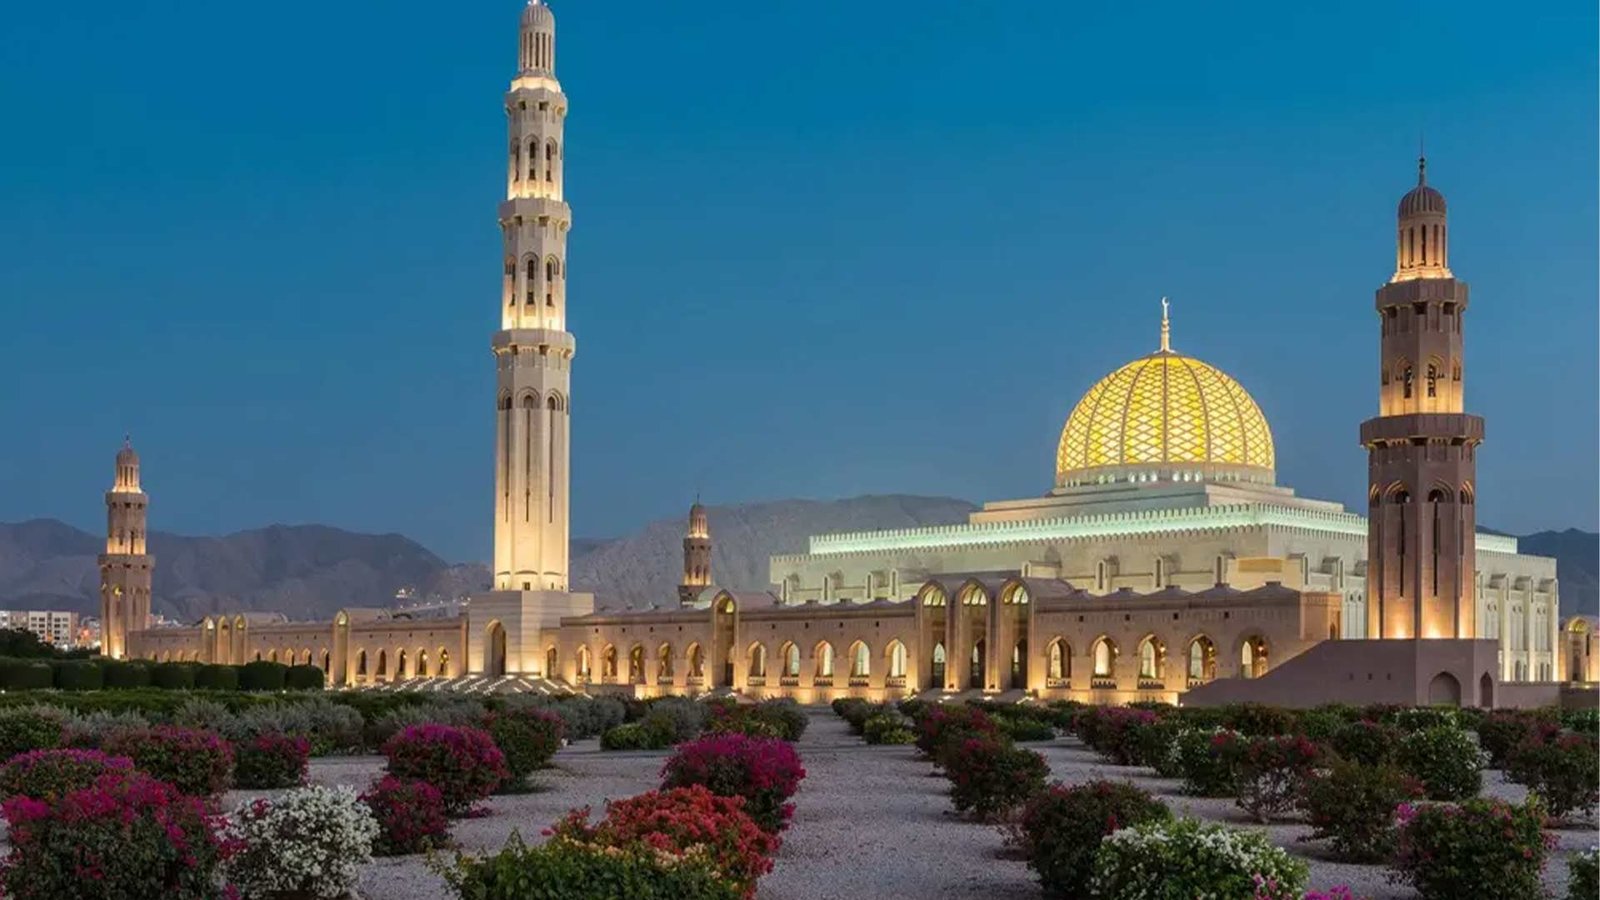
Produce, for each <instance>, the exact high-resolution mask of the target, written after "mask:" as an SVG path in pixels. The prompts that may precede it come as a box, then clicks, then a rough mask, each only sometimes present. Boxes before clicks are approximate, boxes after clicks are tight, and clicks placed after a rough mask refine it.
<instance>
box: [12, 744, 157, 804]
mask: <svg viewBox="0 0 1600 900" xmlns="http://www.w3.org/2000/svg"><path fill="white" fill-rule="evenodd" d="M132 770H133V760H130V759H128V758H127V757H126V756H107V755H106V754H104V753H101V752H100V751H98V750H34V751H31V752H28V753H19V754H18V755H16V756H13V757H11V759H10V760H9V761H8V762H6V764H5V765H4V766H0V797H8V798H9V797H32V798H33V799H35V800H43V801H45V802H47V803H54V802H55V801H56V800H59V799H60V798H62V797H64V796H66V795H67V794H70V793H72V792H73V791H80V790H83V789H84V788H86V787H90V786H91V785H93V784H94V783H95V782H96V781H98V780H99V779H100V776H101V775H104V774H106V773H107V772H129V771H132Z"/></svg>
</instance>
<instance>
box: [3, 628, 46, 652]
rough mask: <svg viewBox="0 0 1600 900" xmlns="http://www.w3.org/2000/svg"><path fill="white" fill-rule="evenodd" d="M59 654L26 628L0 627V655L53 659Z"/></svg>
mask: <svg viewBox="0 0 1600 900" xmlns="http://www.w3.org/2000/svg"><path fill="white" fill-rule="evenodd" d="M60 655H61V653H60V651H58V650H56V648H55V647H52V646H51V645H49V644H47V643H45V642H44V641H43V640H40V638H39V636H38V635H36V634H34V633H33V632H31V631H29V630H28V629H26V628H0V656H3V657H9V658H12V659H54V658H56V657H59V656H60Z"/></svg>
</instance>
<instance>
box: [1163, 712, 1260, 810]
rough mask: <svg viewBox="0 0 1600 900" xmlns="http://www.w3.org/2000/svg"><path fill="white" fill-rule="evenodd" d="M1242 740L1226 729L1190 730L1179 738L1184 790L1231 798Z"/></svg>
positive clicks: (1197, 793)
mask: <svg viewBox="0 0 1600 900" xmlns="http://www.w3.org/2000/svg"><path fill="white" fill-rule="evenodd" d="M1244 746H1245V739H1244V738H1241V737H1240V736H1239V735H1238V734H1237V733H1236V732H1232V731H1226V730H1212V731H1206V730H1199V729H1191V730H1188V731H1184V732H1182V733H1180V734H1179V735H1178V741H1177V749H1176V750H1175V751H1174V752H1175V753H1176V754H1177V768H1178V770H1179V771H1180V772H1181V773H1182V775H1183V789H1184V790H1185V791H1187V792H1188V793H1191V794H1195V795H1198V796H1201V797H1230V796H1233V793H1234V790H1235V788H1236V785H1237V783H1238V770H1239V756H1240V755H1241V754H1242V753H1243V752H1244Z"/></svg>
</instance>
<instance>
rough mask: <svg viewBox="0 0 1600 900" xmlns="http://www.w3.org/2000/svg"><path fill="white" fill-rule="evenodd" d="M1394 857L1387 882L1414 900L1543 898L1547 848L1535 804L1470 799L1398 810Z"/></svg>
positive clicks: (1541, 818)
mask: <svg viewBox="0 0 1600 900" xmlns="http://www.w3.org/2000/svg"><path fill="white" fill-rule="evenodd" d="M1396 815H1397V816H1398V818H1399V819H1400V850H1399V852H1398V853H1397V854H1396V856H1395V861H1394V868H1395V869H1396V870H1397V871H1396V873H1395V874H1394V875H1392V876H1391V879H1392V880H1394V881H1399V882H1406V883H1409V884H1410V885H1411V886H1412V887H1414V888H1416V889H1417V893H1418V894H1419V895H1420V896H1421V897H1422V900H1456V898H1459V897H1472V898H1475V900H1532V898H1537V897H1543V896H1544V889H1543V888H1542V887H1541V886H1540V884H1539V873H1540V872H1541V871H1542V870H1543V869H1544V864H1545V858H1546V857H1547V856H1548V855H1549V852H1550V847H1551V846H1552V844H1553V843H1554V836H1549V837H1547V836H1546V835H1545V834H1544V825H1545V817H1544V808H1543V807H1542V806H1540V805H1539V802H1538V801H1537V800H1530V801H1529V802H1527V803H1525V804H1523V805H1522V806H1512V805H1510V804H1508V803H1505V802H1503V801H1500V800H1486V799H1472V800H1467V801H1465V802H1463V803H1461V804H1460V805H1455V804H1449V803H1439V804H1428V805H1426V806H1420V807H1413V806H1411V805H1410V804H1402V805H1401V806H1400V808H1399V810H1397V812H1396Z"/></svg>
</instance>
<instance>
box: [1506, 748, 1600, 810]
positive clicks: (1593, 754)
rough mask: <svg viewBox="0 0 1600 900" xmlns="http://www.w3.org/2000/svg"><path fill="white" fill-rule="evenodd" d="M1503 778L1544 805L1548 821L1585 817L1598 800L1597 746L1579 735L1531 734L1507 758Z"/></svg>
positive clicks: (1599, 765)
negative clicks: (1524, 789)
mask: <svg viewBox="0 0 1600 900" xmlns="http://www.w3.org/2000/svg"><path fill="white" fill-rule="evenodd" d="M1506 778H1508V779H1510V780H1511V781H1514V782H1516V783H1517V784H1520V785H1523V786H1524V787H1526V788H1527V789H1528V792H1529V793H1532V794H1535V795H1537V796H1538V797H1539V799H1540V800H1542V801H1544V807H1545V810H1546V811H1548V812H1549V814H1550V816H1551V818H1554V819H1566V818H1567V817H1568V816H1570V815H1572V814H1574V813H1577V814H1579V815H1586V814H1587V813H1588V812H1589V811H1590V810H1591V809H1593V808H1594V805H1595V801H1597V800H1600V746H1596V744H1595V742H1594V739H1593V738H1590V737H1588V736H1586V735H1581V734H1558V735H1551V736H1549V737H1544V736H1540V735H1538V734H1534V735H1531V736H1529V737H1528V739H1527V740H1524V741H1523V742H1522V743H1521V744H1520V745H1518V746H1517V748H1516V749H1515V750H1512V751H1511V753H1510V754H1509V755H1508V756H1507V757H1506Z"/></svg>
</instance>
